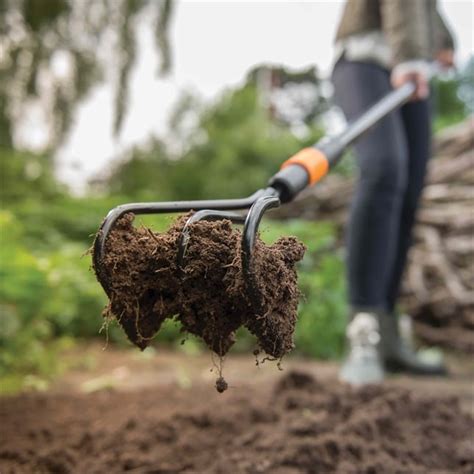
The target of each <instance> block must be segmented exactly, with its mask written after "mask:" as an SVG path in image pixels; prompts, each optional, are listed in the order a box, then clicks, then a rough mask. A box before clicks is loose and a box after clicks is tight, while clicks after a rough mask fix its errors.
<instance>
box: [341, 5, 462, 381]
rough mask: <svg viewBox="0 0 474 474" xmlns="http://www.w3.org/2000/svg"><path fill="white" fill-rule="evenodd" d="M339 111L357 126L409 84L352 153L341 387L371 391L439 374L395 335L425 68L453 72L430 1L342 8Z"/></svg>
mask: <svg viewBox="0 0 474 474" xmlns="http://www.w3.org/2000/svg"><path fill="white" fill-rule="evenodd" d="M336 57H337V60H336V63H335V66H334V70H333V75H332V80H333V84H334V89H335V101H336V104H337V105H338V106H339V107H340V108H341V109H342V111H343V112H344V115H345V116H346V119H347V120H348V121H351V120H353V119H354V118H356V117H357V116H359V115H360V114H361V113H362V112H364V111H365V110H366V109H367V108H368V107H370V106H371V105H372V104H374V103H375V102H376V101H377V100H378V99H380V98H381V97H382V96H384V95H386V94H387V93H388V92H390V90H392V89H393V88H397V87H400V86H402V85H403V84H405V83H406V82H407V81H414V82H415V84H416V91H415V93H414V95H413V97H412V99H411V101H410V102H408V103H407V104H405V105H404V106H402V107H401V108H400V109H399V110H397V111H395V112H393V113H391V114H390V115H389V116H387V117H386V118H385V119H383V120H382V121H381V122H380V123H379V124H378V125H377V126H375V127H374V128H373V129H372V130H371V131H370V132H368V134H367V135H366V136H365V137H363V138H362V139H361V140H360V141H359V142H358V143H357V144H356V145H355V147H354V148H355V154H356V159H357V164H358V167H359V172H360V176H359V180H358V184H357V187H356V191H355V196H354V199H353V202H352V206H351V212H350V222H349V229H348V235H347V249H348V259H347V279H348V291H349V304H350V321H349V324H348V327H347V337H348V343H349V351H348V356H347V358H346V361H345V363H344V365H343V367H342V369H341V374H340V378H341V379H342V380H344V381H346V382H349V383H352V384H365V383H375V382H379V381H381V380H382V379H383V377H384V373H385V372H386V371H405V372H409V373H416V374H433V375H434V374H444V373H445V372H446V369H445V367H444V365H443V364H442V363H440V362H437V363H433V362H431V363H428V362H426V361H423V360H422V359H421V358H420V357H419V355H418V354H416V353H415V352H414V350H413V349H412V348H411V347H410V345H409V344H407V343H405V342H404V340H403V338H402V337H401V336H400V331H399V325H398V321H397V316H396V311H395V310H396V303H397V297H398V294H399V290H400V284H401V279H402V274H403V270H404V268H405V265H406V260H407V253H408V249H409V247H410V244H411V235H412V228H413V225H414V222H415V214H416V210H417V207H418V203H419V200H420V195H421V191H422V188H423V181H424V178H425V174H426V167H427V162H428V159H429V156H430V142H431V127H430V122H431V120H430V97H429V95H430V87H429V77H430V66H431V63H432V61H433V60H437V61H438V63H439V64H440V65H441V66H442V67H445V68H449V67H452V66H453V58H454V41H453V38H452V36H451V34H450V32H449V30H448V28H447V27H446V25H445V23H444V21H443V19H442V17H441V16H440V14H439V12H438V9H437V2H436V0H348V1H347V3H346V5H345V8H344V11H343V14H342V19H341V22H340V24H339V28H338V30H337V34H336Z"/></svg>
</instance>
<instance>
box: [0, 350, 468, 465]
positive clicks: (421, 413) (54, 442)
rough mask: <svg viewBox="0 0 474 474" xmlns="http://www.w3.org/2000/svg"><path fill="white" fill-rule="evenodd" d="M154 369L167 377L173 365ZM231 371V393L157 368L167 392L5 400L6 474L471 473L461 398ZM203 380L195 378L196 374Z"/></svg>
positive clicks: (2, 452)
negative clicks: (172, 378)
mask: <svg viewBox="0 0 474 474" xmlns="http://www.w3.org/2000/svg"><path fill="white" fill-rule="evenodd" d="M173 357H174V356H173ZM198 359H199V358H198ZM124 360H125V359H124ZM156 360H157V361H159V360H161V361H162V362H161V363H162V364H165V361H166V364H167V365H168V368H170V367H169V366H170V365H171V364H173V360H174V359H173V358H172V357H170V358H168V359H166V356H162V357H161V359H160V357H159V356H157V357H156ZM190 360H191V359H190ZM229 364H230V365H231V366H230V367H229V371H230V372H231V373H234V376H233V380H234V381H235V383H237V385H236V386H234V387H232V385H231V387H230V388H229V390H228V391H227V392H226V393H224V394H218V393H217V392H215V390H214V389H213V388H212V387H210V386H209V384H208V383H207V382H205V383H202V382H201V383H198V382H197V381H196V380H188V379H187V378H186V377H185V376H184V375H183V374H181V376H180V377H181V379H182V382H181V383H173V382H171V379H166V377H167V375H166V373H167V372H166V370H165V368H164V367H163V370H161V368H160V366H159V364H154V366H153V365H150V366H149V369H153V367H154V369H155V377H156V379H157V380H159V379H160V374H162V377H161V379H162V382H163V383H158V384H155V383H153V385H149V386H146V384H144V385H143V387H144V388H140V387H139V386H135V387H132V386H128V387H127V386H125V387H122V388H120V387H118V386H117V387H116V388H115V389H110V388H109V389H103V390H98V391H95V392H92V393H89V394H85V393H78V392H77V390H76V391H72V390H67V391H65V390H64V387H63V391H62V392H59V391H58V390H53V392H50V393H45V394H24V395H20V396H17V397H11V398H4V399H2V400H1V408H0V423H1V426H2V427H1V429H0V434H1V439H0V472H1V473H30V472H34V473H120V472H132V473H150V474H151V473H178V472H187V473H223V474H224V473H225V474H227V473H260V472H261V473H288V474H290V473H295V474H296V473H326V472H335V473H435V472H436V473H454V472H460V473H472V472H473V470H474V452H473V420H472V418H471V417H470V415H468V414H467V413H466V411H465V410H463V409H461V408H460V406H459V400H458V398H457V397H456V396H446V395H442V394H440V392H442V390H432V389H430V388H429V384H428V385H426V389H422V390H420V389H416V384H414V385H413V388H406V387H405V386H404V385H406V384H398V385H397V384H396V383H394V382H393V381H389V382H388V383H386V384H384V385H383V386H380V387H368V388H364V389H358V390H354V389H351V388H349V387H347V386H344V385H341V384H339V383H337V382H336V381H335V380H334V377H333V376H332V375H334V374H332V375H330V376H328V371H327V370H326V371H325V370H324V367H323V369H322V370H321V371H316V372H321V374H322V375H321V377H319V376H318V375H316V376H315V375H314V373H315V370H312V369H311V368H313V369H314V367H313V365H311V364H310V363H306V362H302V361H297V360H296V361H293V362H291V361H290V363H289V368H287V369H286V370H285V371H284V372H278V371H277V369H276V367H274V366H273V367H270V369H269V368H265V369H264V371H263V373H264V376H262V377H260V376H256V377H254V379H253V380H252V379H251V378H247V375H246V374H243V376H242V377H240V378H239V377H237V375H236V372H235V370H234V368H233V367H232V363H231V361H229ZM189 365H190V363H189ZM242 365H244V364H242ZM247 365H248V361H246V363H245V366H247ZM105 367H106V364H104V367H103V368H104V369H105ZM137 367H138V366H137ZM137 367H133V366H132V367H131V368H129V372H127V370H126V368H125V367H124V366H119V367H118V368H117V367H116V368H115V372H113V373H115V374H118V375H120V374H121V375H120V376H119V377H118V378H119V379H120V378H122V379H123V378H124V377H125V378H127V377H130V378H131V380H133V375H134V374H138V373H140V371H139V368H137ZM292 367H297V368H296V369H295V368H292ZM173 370H174V371H176V370H177V366H175V367H174V368H173ZM199 370H200V369H199V368H198V367H197V365H196V366H194V367H193V373H197V372H198V371H199ZM245 370H247V369H245ZM254 370H255V371H256V372H258V371H259V369H257V368H254ZM329 372H331V371H329ZM104 373H105V372H104ZM144 373H145V372H142V374H141V375H143V374H144ZM169 373H171V369H170V372H169ZM169 373H168V374H169ZM127 374H128V375H127ZM265 374H267V375H265ZM268 374H272V375H271V376H268ZM141 378H142V377H141ZM246 378H247V381H246V382H243V381H242V380H245V379H246ZM178 379H179V377H178ZM178 379H177V380H178ZM165 381H166V383H164V382H165ZM76 382H77V380H76ZM421 383H422V384H424V383H425V382H421ZM436 383H438V384H439V387H442V386H443V383H444V384H445V385H444V386H446V387H451V385H448V384H449V382H446V381H445V382H433V384H436ZM132 385H133V384H132ZM400 385H402V386H400ZM83 386H84V387H86V386H87V387H89V388H90V387H91V385H90V384H89V385H84V384H83ZM420 386H422V385H420ZM434 386H435V385H433V387H434ZM186 387H187V388H186ZM96 388H97V387H96ZM447 393H449V390H447Z"/></svg>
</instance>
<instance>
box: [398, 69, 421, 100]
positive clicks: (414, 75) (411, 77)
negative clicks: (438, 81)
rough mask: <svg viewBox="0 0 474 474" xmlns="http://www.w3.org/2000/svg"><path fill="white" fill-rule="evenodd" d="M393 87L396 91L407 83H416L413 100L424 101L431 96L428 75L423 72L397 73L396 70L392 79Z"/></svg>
mask: <svg viewBox="0 0 474 474" xmlns="http://www.w3.org/2000/svg"><path fill="white" fill-rule="evenodd" d="M390 80H391V83H392V86H393V87H394V88H395V89H398V88H399V87H401V86H403V84H406V83H407V82H414V83H415V85H416V89H415V93H414V94H413V97H412V99H411V100H423V99H426V98H428V96H429V95H430V85H429V80H428V77H427V75H426V73H424V72H421V71H408V70H407V71H397V69H396V68H395V69H394V70H393V72H392V75H391V77H390Z"/></svg>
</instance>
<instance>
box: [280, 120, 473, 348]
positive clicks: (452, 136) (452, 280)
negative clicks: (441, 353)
mask: <svg viewBox="0 0 474 474" xmlns="http://www.w3.org/2000/svg"><path fill="white" fill-rule="evenodd" d="M434 154H435V156H436V157H435V158H434V159H432V160H431V162H430V166H429V174H428V180H427V185H426V187H425V190H424V194H423V199H422V204H421V208H420V210H419V213H418V220H417V226H416V229H415V233H414V238H415V243H414V247H413V248H412V250H411V252H410V255H409V263H408V267H407V271H406V274H405V277H404V282H403V291H402V298H401V303H402V306H403V307H404V309H406V311H407V312H408V313H409V314H411V315H412V316H413V317H414V319H415V328H416V332H417V335H418V336H419V338H420V339H422V340H423V341H424V342H425V343H429V344H436V345H442V346H445V347H450V348H453V349H457V350H461V351H467V352H474V119H470V120H467V121H466V122H464V123H462V124H460V125H456V126H454V127H452V128H449V129H446V130H444V131H443V132H442V133H440V134H438V136H436V138H435V140H434ZM353 189H354V179H353V178H345V177H342V176H340V175H337V174H335V175H331V176H329V177H328V178H327V179H326V180H325V181H324V182H322V183H320V184H319V185H318V186H315V187H314V188H313V189H308V190H306V191H305V192H304V193H302V194H301V196H300V197H299V198H298V199H297V200H296V201H295V202H293V203H291V204H289V205H286V206H283V207H282V208H280V209H278V210H277V211H276V212H275V214H274V215H275V216H276V217H279V218H289V217H300V218H304V219H318V220H324V219H329V220H331V221H333V222H336V223H337V225H338V229H339V231H340V233H341V236H342V234H343V231H344V226H345V223H346V221H347V209H348V204H349V202H350V200H351V196H352V193H353ZM342 242H343V239H342V238H341V245H342Z"/></svg>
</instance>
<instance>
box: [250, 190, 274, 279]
mask: <svg viewBox="0 0 474 474" xmlns="http://www.w3.org/2000/svg"><path fill="white" fill-rule="evenodd" d="M279 206H280V199H279V198H278V197H276V196H264V197H261V198H259V199H257V200H256V201H255V203H254V204H253V206H252V207H251V208H250V211H249V212H248V214H247V219H246V220H245V225H244V231H243V233H242V270H243V272H244V275H245V277H246V279H247V281H249V282H250V280H251V278H252V272H251V262H252V252H253V248H254V245H255V240H256V238H257V232H258V228H259V226H260V221H261V220H262V217H263V214H264V213H265V212H266V211H267V210H268V209H272V208H275V207H279Z"/></svg>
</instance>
